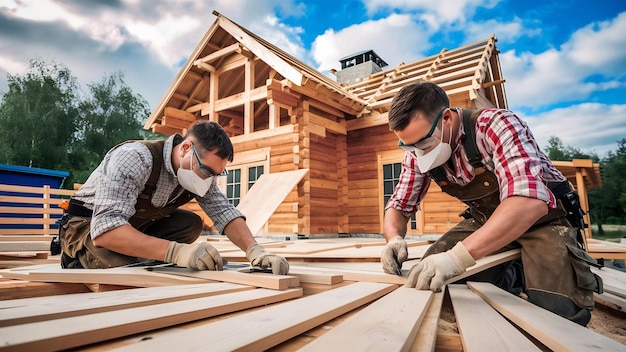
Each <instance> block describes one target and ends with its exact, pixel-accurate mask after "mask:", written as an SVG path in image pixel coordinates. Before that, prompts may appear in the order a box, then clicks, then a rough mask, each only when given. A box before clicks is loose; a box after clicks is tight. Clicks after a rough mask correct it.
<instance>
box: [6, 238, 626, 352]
mask: <svg viewBox="0 0 626 352" xmlns="http://www.w3.org/2000/svg"><path fill="white" fill-rule="evenodd" d="M316 242H319V243H316ZM211 243H212V244H215V246H216V247H221V248H222V250H223V251H224V254H225V256H228V253H229V250H228V247H229V246H232V244H230V243H229V242H228V241H224V240H215V239H213V240H212V241H211ZM264 246H266V248H267V249H268V250H269V251H277V252H282V254H283V255H285V256H288V257H291V259H290V263H291V270H290V274H289V275H271V274H268V273H258V272H254V273H249V272H246V271H248V269H249V267H247V266H246V264H245V263H243V261H242V262H241V263H236V262H235V260H236V259H237V255H235V252H236V251H235V250H233V251H232V252H230V253H231V254H230V258H231V259H230V260H231V262H230V263H229V265H228V270H226V271H224V272H209V271H191V270H189V269H184V268H173V267H171V266H156V267H152V268H150V269H151V270H146V268H141V267H132V268H115V269H104V270H84V269H82V270H81V269H74V270H68V269H65V270H63V269H60V267H59V265H58V264H45V265H36V266H24V267H17V268H11V269H5V270H2V271H0V273H1V274H2V276H3V277H4V278H5V280H9V279H10V280H15V281H18V280H21V281H22V282H29V283H36V282H41V283H44V282H47V283H48V285H56V284H51V282H55V283H58V284H61V285H76V286H80V285H83V286H82V287H83V288H84V287H86V286H84V284H85V283H87V284H88V286H89V288H90V289H96V290H97V291H100V292H88V293H71V294H64V295H54V296H50V295H48V296H44V297H32V298H22V299H10V300H4V301H0V311H1V312H2V314H0V339H1V342H0V346H1V347H0V348H1V349H6V350H22V351H23V350H37V351H52V350H62V349H71V348H80V349H81V350H93V351H96V350H98V351H103V350H137V351H139V350H141V351H144V350H177V351H178V350H212V351H227V350H228V351H231V350H254V351H260V350H274V351H293V350H299V349H302V350H308V351H323V350H328V349H329V348H339V349H342V350H354V351H361V350H414V351H433V350H435V349H437V350H446V349H447V350H456V351H461V350H465V351H483V350H486V349H487V350H515V351H517V350H521V349H524V350H526V349H544V350H545V349H550V350H607V351H608V350H610V351H619V350H626V346H623V345H620V344H619V343H617V342H615V341H613V340H611V339H608V338H606V337H604V336H601V335H599V334H596V333H594V332H593V331H591V330H589V329H586V328H582V327H580V326H578V325H576V324H574V323H571V322H570V321H568V320H566V319H563V318H561V317H559V316H556V315H554V314H552V313H550V312H547V311H545V310H543V309H540V308H538V307H536V306H534V305H532V304H530V303H528V302H526V301H524V300H522V299H520V298H518V297H515V296H513V295H510V294H508V293H505V292H503V291H501V290H499V289H497V288H496V287H494V286H491V285H489V284H484V283H468V284H467V285H465V284H450V285H448V293H445V296H444V293H432V292H430V291H419V290H415V289H410V288H405V287H403V286H402V284H403V283H404V280H405V279H406V273H407V270H406V269H408V268H410V267H411V265H412V264H414V263H415V262H416V257H419V256H421V253H423V250H424V249H425V248H427V247H428V244H427V243H423V242H415V241H410V244H409V248H410V257H411V260H410V261H408V262H406V263H405V265H404V268H405V270H404V271H403V274H404V276H402V277H400V276H395V275H387V274H384V273H383V272H382V268H381V267H380V263H379V262H375V261H373V260H371V259H369V256H370V255H371V254H369V252H372V253H374V252H375V251H377V252H378V255H380V251H381V250H382V248H383V246H384V241H383V240H382V239H324V240H317V241H316V240H302V241H277V242H267V243H264ZM316 247H317V248H316ZM290 250H291V253H289V251H290ZM360 250H365V251H366V252H367V253H366V252H364V254H363V255H360V256H359V255H354V253H360V252H359V251H360ZM340 252H343V253H344V254H342V255H343V257H342V258H343V261H340V260H338V259H337V258H339V257H340V255H339V253H340ZM313 255H319V256H320V257H322V258H326V260H321V261H315V260H314V259H313V257H312V256H313ZM518 256H519V251H518V250H516V251H511V252H506V253H501V254H499V255H496V256H490V257H487V258H483V259H481V260H480V261H479V262H478V263H477V265H476V266H474V267H472V268H470V269H468V271H467V272H466V273H465V274H463V275H461V276H459V277H457V278H455V280H457V279H459V278H462V277H467V276H468V275H471V274H472V273H475V272H478V271H481V270H483V269H485V268H487V267H490V266H493V265H496V264H498V263H501V262H504V261H508V260H510V259H512V258H516V257H518ZM330 259H332V261H331V260H330ZM604 270H605V269H603V271H604ZM5 282H6V281H5ZM1 286H2V285H0V287H1ZM138 287H139V288H138ZM2 291H3V290H2V289H0V297H1V296H2ZM57 293H60V292H57ZM448 295H449V297H450V300H451V305H452V306H453V310H454V315H455V317H456V322H457V325H458V329H459V334H458V335H456V336H453V337H450V336H448V335H445V334H439V333H438V327H437V326H438V322H439V316H440V312H441V309H442V306H443V305H444V297H445V300H447V299H448V298H447V297H448Z"/></svg>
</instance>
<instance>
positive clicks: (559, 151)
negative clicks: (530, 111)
mask: <svg viewBox="0 0 626 352" xmlns="http://www.w3.org/2000/svg"><path fill="white" fill-rule="evenodd" d="M617 144H618V149H617V151H616V152H609V153H608V154H607V156H606V157H605V158H603V159H601V160H600V158H599V157H598V156H597V154H595V153H590V154H587V153H584V152H582V151H580V150H579V149H577V148H574V147H571V146H566V145H564V144H563V142H562V141H561V140H560V139H559V138H558V137H550V139H549V140H548V147H547V148H546V152H547V154H548V157H549V158H550V159H551V160H563V161H570V160H572V159H592V160H593V161H594V162H599V163H600V174H601V178H602V187H601V188H591V189H589V190H588V191H587V195H588V200H589V215H590V217H591V222H592V223H593V224H595V225H597V226H598V235H599V236H604V235H605V232H604V229H603V227H602V225H603V224H619V225H623V224H626V212H625V211H624V209H626V179H625V178H624V175H626V139H622V140H620V141H618V142H617Z"/></svg>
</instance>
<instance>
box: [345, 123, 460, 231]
mask: <svg viewBox="0 0 626 352" xmlns="http://www.w3.org/2000/svg"><path fill="white" fill-rule="evenodd" d="M397 148H398V139H397V137H396V136H395V135H394V134H393V132H391V131H389V127H388V125H381V126H376V127H371V128H367V129H359V130H354V131H350V134H349V136H348V159H347V160H348V169H349V170H350V174H349V191H348V193H349V202H348V213H349V221H350V226H349V227H350V230H349V231H350V232H351V233H380V232H381V230H382V224H381V223H380V218H379V216H378V215H379V214H380V212H381V211H383V209H382V208H383V207H384V204H382V203H381V200H380V199H381V197H380V194H379V192H381V190H380V187H379V186H380V185H381V184H382V175H379V174H378V170H379V168H378V159H377V154H378V153H380V152H384V151H390V150H395V149H397ZM396 162H398V163H400V162H402V158H401V157H400V158H398V160H397V161H396ZM421 206H422V211H423V214H422V213H420V212H418V213H417V216H423V217H424V226H423V228H418V229H417V231H415V233H417V234H442V233H444V232H446V231H447V230H449V229H450V228H452V227H454V225H456V224H457V223H458V222H459V221H460V220H461V219H462V218H461V217H459V216H458V214H459V213H460V212H461V211H463V210H464V209H465V205H464V204H463V203H462V202H460V201H459V200H457V199H455V198H453V197H451V196H449V195H447V194H445V193H443V192H442V191H441V188H439V186H438V185H437V184H436V183H434V182H433V183H431V185H430V188H429V191H428V193H427V195H426V197H425V198H424V201H423V202H422V205H421ZM418 223H419V221H418Z"/></svg>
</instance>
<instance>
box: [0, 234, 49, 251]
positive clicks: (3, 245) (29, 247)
mask: <svg viewBox="0 0 626 352" xmlns="http://www.w3.org/2000/svg"><path fill="white" fill-rule="evenodd" d="M0 252H50V241H48V242H41V241H40V242H37V241H2V237H0Z"/></svg>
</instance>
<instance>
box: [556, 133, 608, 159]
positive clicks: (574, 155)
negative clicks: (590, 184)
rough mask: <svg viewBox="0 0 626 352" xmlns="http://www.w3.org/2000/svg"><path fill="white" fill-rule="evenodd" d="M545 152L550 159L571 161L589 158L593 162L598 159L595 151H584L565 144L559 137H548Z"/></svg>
mask: <svg viewBox="0 0 626 352" xmlns="http://www.w3.org/2000/svg"><path fill="white" fill-rule="evenodd" d="M545 150H546V154H547V155H548V158H550V160H555V161H556V160H558V161H571V160H572V159H591V160H593V161H594V162H598V161H600V158H599V157H598V155H597V154H596V153H593V152H592V153H585V152H583V151H581V150H580V149H578V148H575V147H571V146H566V145H564V144H563V141H561V139H560V138H558V137H555V136H552V137H550V138H549V139H548V146H547V147H546V149H545Z"/></svg>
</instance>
